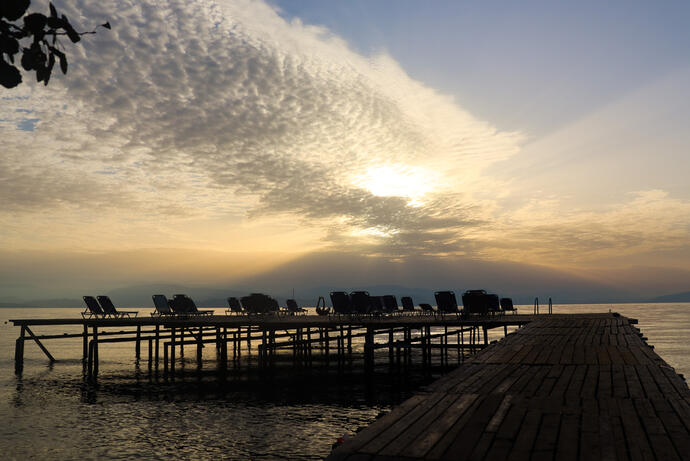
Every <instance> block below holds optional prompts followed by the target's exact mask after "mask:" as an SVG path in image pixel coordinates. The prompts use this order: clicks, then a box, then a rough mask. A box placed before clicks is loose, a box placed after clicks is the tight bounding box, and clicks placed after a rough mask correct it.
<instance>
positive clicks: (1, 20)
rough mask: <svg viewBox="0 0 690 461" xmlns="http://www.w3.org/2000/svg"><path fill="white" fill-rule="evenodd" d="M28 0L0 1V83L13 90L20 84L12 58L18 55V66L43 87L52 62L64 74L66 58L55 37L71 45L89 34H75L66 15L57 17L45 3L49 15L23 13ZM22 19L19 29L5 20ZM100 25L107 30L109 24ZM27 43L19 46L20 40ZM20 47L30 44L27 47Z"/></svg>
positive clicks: (18, 71) (55, 11) (47, 80)
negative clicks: (25, 40) (24, 40)
mask: <svg viewBox="0 0 690 461" xmlns="http://www.w3.org/2000/svg"><path fill="white" fill-rule="evenodd" d="M30 3H31V0H0V84H2V86H4V87H5V88H14V87H15V86H17V85H18V84H19V83H21V82H22V77H21V72H20V70H19V69H18V67H19V66H18V65H17V66H16V67H15V65H14V63H15V59H14V58H15V56H16V55H19V53H21V60H20V63H21V67H22V68H23V69H24V70H26V71H29V72H36V80H37V81H39V82H43V83H44V84H45V85H47V84H48V82H49V81H50V76H51V74H52V72H53V68H54V67H55V61H59V63H60V70H62V73H63V74H66V73H67V56H66V55H65V53H64V52H63V51H61V49H62V45H61V43H60V40H59V37H58V36H63V35H67V37H68V38H69V39H70V41H72V43H77V42H79V41H80V40H81V36H82V35H84V34H94V33H96V30H95V29H94V30H93V31H91V32H83V33H81V34H80V33H79V32H77V31H76V30H75V29H74V27H72V25H71V24H70V22H69V19H67V16H65V15H64V14H63V15H58V11H57V9H56V8H55V5H53V3H52V2H51V3H49V5H48V6H49V9H50V15H49V16H46V15H44V14H41V13H31V14H27V13H26V11H27V8H28V7H29V5H30ZM20 18H23V26H19V25H18V24H10V23H9V22H7V21H8V20H9V21H17V20H19V19H20ZM100 26H102V27H104V28H106V29H111V26H110V22H106V23H103V24H100ZM24 38H27V39H30V40H31V41H30V42H28V40H27V42H28V43H27V42H25V43H24V44H22V43H21V42H22V41H23V40H22V39H24ZM24 45H30V46H29V47H28V48H27V47H26V46H24Z"/></svg>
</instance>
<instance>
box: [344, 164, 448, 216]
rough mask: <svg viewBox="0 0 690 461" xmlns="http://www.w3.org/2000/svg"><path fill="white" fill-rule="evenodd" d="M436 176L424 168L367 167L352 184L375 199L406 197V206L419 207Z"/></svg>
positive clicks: (399, 165)
mask: <svg viewBox="0 0 690 461" xmlns="http://www.w3.org/2000/svg"><path fill="white" fill-rule="evenodd" d="M438 176H439V175H438V174H437V173H435V172H433V171H430V170H427V169H425V168H421V167H412V166H407V165H401V164H393V165H381V166H372V167H369V168H367V170H366V172H365V173H364V174H363V175H361V176H355V177H354V178H353V181H352V183H353V184H354V185H356V186H359V187H362V188H364V189H366V190H368V191H369V192H371V193H372V194H373V195H375V196H377V197H407V198H408V199H409V201H408V205H413V206H421V205H423V204H424V203H423V200H422V199H423V198H424V196H425V195H426V194H428V193H430V192H432V191H434V189H435V185H436V181H437V180H438Z"/></svg>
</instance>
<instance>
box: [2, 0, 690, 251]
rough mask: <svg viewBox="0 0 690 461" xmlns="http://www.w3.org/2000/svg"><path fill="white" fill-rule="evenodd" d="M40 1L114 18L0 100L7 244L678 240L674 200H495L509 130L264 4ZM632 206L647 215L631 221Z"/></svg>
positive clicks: (511, 245)
mask: <svg viewBox="0 0 690 461" xmlns="http://www.w3.org/2000/svg"><path fill="white" fill-rule="evenodd" d="M56 3H57V6H58V9H61V10H64V11H65V12H66V14H67V15H68V17H70V19H71V20H72V21H73V22H74V23H75V25H77V26H78V28H80V29H82V30H86V29H90V28H91V27H92V26H93V25H94V24H99V23H101V22H103V21H105V20H106V19H107V20H109V21H110V23H111V24H112V25H113V30H112V31H105V30H100V31H99V32H98V33H97V34H96V35H94V36H88V37H86V38H85V39H84V40H83V41H82V42H81V43H80V45H79V46H76V47H71V46H69V45H68V55H69V57H70V70H69V73H68V75H66V76H59V75H56V76H55V78H54V79H53V80H51V85H50V87H48V88H43V87H42V86H40V85H32V84H27V85H24V86H23V87H22V88H21V89H20V90H18V91H16V92H12V93H11V94H10V96H7V97H5V98H4V100H3V105H4V107H6V108H7V109H5V110H7V111H10V112H12V114H14V115H12V116H9V117H4V116H3V121H0V130H2V136H3V150H4V151H5V152H4V155H3V156H2V157H1V158H0V194H1V195H2V196H3V201H4V208H3V211H2V212H0V224H2V227H3V230H2V231H0V236H1V237H3V238H4V240H5V242H14V243H6V245H13V244H14V245H17V244H21V245H26V246H32V245H34V246H35V245H39V243H43V244H45V242H46V241H48V242H50V244H52V245H55V246H60V245H68V246H71V247H74V246H76V245H85V246H88V245H91V246H99V245H100V246H104V245H109V246H111V247H117V246H118V244H119V242H126V241H131V240H132V239H135V238H140V239H143V240H142V242H143V243H142V244H147V245H150V244H151V242H157V243H158V244H160V245H170V246H174V245H176V244H186V245H187V246H192V245H194V242H195V241H201V240H204V237H202V236H201V235H200V234H201V233H200V232H199V231H198V229H199V228H200V227H202V225H203V223H206V222H210V221H213V222H214V223H213V224H212V225H214V226H217V227H218V228H219V229H220V231H218V232H226V233H230V232H234V231H235V230H236V229H237V228H238V227H240V226H241V225H242V224H243V223H245V222H246V221H247V220H248V219H249V220H254V221H257V220H262V219H268V220H274V221H275V220H280V221H282V223H283V224H284V225H285V226H289V227H290V228H291V229H292V230H300V229H302V230H303V231H304V232H307V231H308V232H311V233H312V234H315V235H314V236H313V238H314V239H319V238H320V239H322V240H321V241H320V244H321V245H324V246H330V247H332V248H333V249H343V250H348V251H359V252H363V253H366V254H372V255H380V256H385V257H389V258H402V257H406V256H410V255H470V256H477V257H486V258H497V257H507V258H510V259H515V257H516V255H518V257H524V258H528V257H540V256H543V255H550V256H552V257H554V258H555V257H560V256H561V255H567V256H572V255H583V254H588V255H596V254H600V253H601V252H602V251H603V250H604V249H612V248H614V249H620V248H623V249H628V250H629V249H631V248H642V247H645V246H649V242H650V240H653V241H654V242H660V243H659V244H662V245H665V243H664V242H667V243H668V244H669V245H675V244H678V242H679V241H680V240H679V239H681V238H682V237H684V236H685V235H686V234H687V219H686V218H687V216H688V215H687V209H686V207H687V203H685V202H682V203H681V202H673V201H669V199H668V197H657V198H653V199H651V201H649V200H648V201H647V202H645V200H646V199H644V198H643V197H642V196H640V197H642V198H636V199H633V201H632V202H631V203H629V204H622V205H620V206H621V207H622V209H623V210H624V211H622V212H618V211H615V210H605V211H604V212H592V211H587V210H584V211H579V212H573V213H568V214H566V215H565V216H561V214H560V212H558V211H557V210H555V209H551V208H549V205H550V204H551V202H548V201H544V200H543V198H535V199H534V200H533V201H532V202H530V203H529V204H528V205H527V206H524V207H522V208H520V209H517V210H513V209H507V208H505V206H504V204H503V199H504V198H505V197H507V196H509V195H510V188H509V183H508V182H507V181H505V180H500V179H497V178H496V177H495V176H492V174H491V167H492V165H495V164H496V163H497V162H500V161H504V160H506V159H509V158H510V157H512V156H514V155H516V154H517V153H518V152H519V150H520V146H521V143H522V142H523V140H524V136H523V134H521V133H513V132H502V131H500V130H498V129H497V128H496V127H494V126H492V125H491V124H490V123H488V122H486V121H483V120H479V119H477V118H476V117H474V116H473V115H472V114H471V113H469V112H468V111H467V110H464V109H463V108H462V107H461V105H459V104H458V103H457V102H455V101H454V100H453V99H452V98H451V97H450V96H447V95H444V94H441V93H439V92H437V91H435V90H434V89H433V88H429V87H428V86H425V85H424V84H423V83H421V82H418V81H415V80H413V79H412V78H410V77H409V76H408V75H407V74H406V73H405V71H404V70H403V69H402V68H401V67H400V66H399V65H398V64H397V63H396V62H395V61H394V60H393V59H392V58H391V57H390V56H387V55H377V56H362V55H359V54H357V53H355V52H353V51H352V50H351V49H350V48H349V47H348V46H347V44H346V43H345V42H344V41H343V40H341V39H339V38H338V37H336V36H334V35H332V34H331V33H330V32H329V31H328V30H325V29H323V28H318V27H314V26H308V25H304V24H302V23H301V22H299V21H293V22H287V21H286V20H284V19H283V18H281V17H280V16H279V15H278V14H277V13H276V11H275V10H273V9H272V8H271V7H270V6H268V5H266V4H265V3H263V2H257V1H248V0H237V1H232V2H229V1H223V2H213V1H207V0H204V1H202V0H198V1H172V0H171V1H163V2H156V3H155V4H154V3H150V2H139V1H133V0H130V1H114V0H111V1H103V2H97V3H94V2H87V1H86V0H80V1H75V2H64V3H61V2H56ZM37 5H39V4H38V3H37ZM36 8H37V9H39V10H40V9H41V8H42V7H40V6H37V7H36ZM44 9H45V8H44ZM8 94H9V93H8ZM17 111H33V112H32V113H31V118H32V119H33V118H35V119H37V120H38V122H37V123H36V124H35V129H34V130H33V131H23V130H20V129H17V124H18V123H19V122H18V120H20V119H26V118H27V116H26V113H25V112H17ZM390 171H393V172H394V174H389V173H386V172H390ZM372 172H373V173H372ZM386 175H387V176H386ZM384 176H386V177H384ZM363 177H365V178H368V179H367V180H366V181H364V182H363V181H362V178H363ZM377 178H378V179H379V180H380V181H379V182H377ZM372 181H373V183H374V184H375V186H376V187H372V186H371V185H369V186H367V184H371V183H372ZM400 183H403V185H404V184H405V183H408V184H409V189H410V190H415V191H421V192H418V193H415V194H413V195H414V197H412V196H410V195H405V194H404V193H403V192H401V184H400ZM387 184H388V186H386V185H387ZM402 190H404V187H403V188H402ZM667 206H670V207H671V208H672V210H675V211H676V212H677V211H680V212H681V213H686V214H685V215H682V216H685V218H683V217H681V218H678V219H676V221H674V220H673V219H674V218H672V213H668V210H667V209H666V207H667ZM658 212H663V216H662V217H660V218H653V217H654V216H656V213H658ZM639 216H650V217H651V218H649V219H651V220H652V221H653V220H654V219H658V220H661V221H657V222H663V223H664V225H663V226H661V227H659V226H657V228H658V229H659V230H654V231H652V230H647V231H643V230H641V229H640V228H639V226H638V225H637V222H639V220H638V217H639ZM678 221H679V222H680V223H681V224H683V225H685V231H686V233H685V234H683V233H682V232H680V231H678V229H677V228H674V225H673V224H674V223H676V222H678ZM271 225H273V223H272V224H271ZM26 228H31V229H32V230H33V231H34V232H33V234H34V235H32V236H29V237H25V236H22V237H21V238H20V237H19V235H20V234H21V233H22V229H26ZM315 229H316V230H315ZM660 229H663V230H664V231H668V233H666V234H664V235H661V234H662V232H661V230H660ZM276 232H278V231H276ZM281 232H282V230H281ZM674 232H675V233H674ZM316 234H318V235H316ZM75 235H77V236H79V238H78V239H77V238H75V237H74V236H75ZM144 235H145V236H146V238H144V237H142V236H144ZM276 235H277V234H276ZM659 239H661V240H659ZM18 242H19V243H18ZM644 242H647V243H644ZM205 244H206V245H212V244H213V239H212V238H210V237H209V238H207V239H206V240H205ZM215 244H216V245H221V244H222V245H232V242H228V241H226V240H220V239H217V240H215ZM626 251H627V250H626Z"/></svg>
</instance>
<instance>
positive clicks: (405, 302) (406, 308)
mask: <svg viewBox="0 0 690 461" xmlns="http://www.w3.org/2000/svg"><path fill="white" fill-rule="evenodd" d="M400 303H401V304H402V311H403V313H407V312H410V313H412V314H414V313H415V308H414V302H413V301H412V298H411V297H409V296H403V297H402V298H400Z"/></svg>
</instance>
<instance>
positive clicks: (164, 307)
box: [151, 295, 175, 317]
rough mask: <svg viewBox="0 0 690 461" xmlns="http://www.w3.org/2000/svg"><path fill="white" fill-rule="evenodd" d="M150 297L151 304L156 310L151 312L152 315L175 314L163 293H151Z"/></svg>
mask: <svg viewBox="0 0 690 461" xmlns="http://www.w3.org/2000/svg"><path fill="white" fill-rule="evenodd" d="M151 298H152V299H153V305H154V306H155V307H156V310H154V311H153V312H152V313H151V315H152V316H154V317H156V316H158V317H160V316H163V315H175V313H174V312H173V310H172V309H171V308H170V302H169V301H168V298H166V297H165V295H153V296H151Z"/></svg>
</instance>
